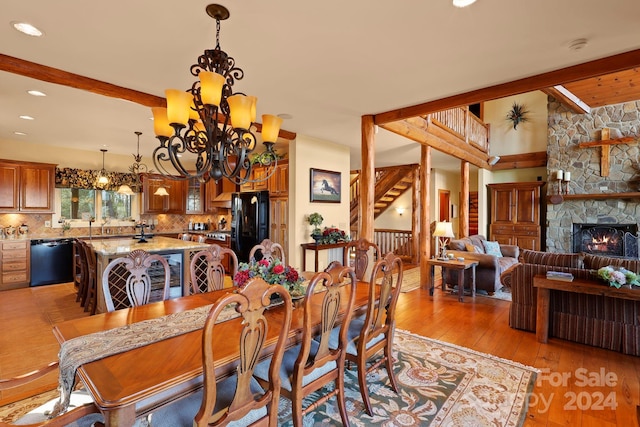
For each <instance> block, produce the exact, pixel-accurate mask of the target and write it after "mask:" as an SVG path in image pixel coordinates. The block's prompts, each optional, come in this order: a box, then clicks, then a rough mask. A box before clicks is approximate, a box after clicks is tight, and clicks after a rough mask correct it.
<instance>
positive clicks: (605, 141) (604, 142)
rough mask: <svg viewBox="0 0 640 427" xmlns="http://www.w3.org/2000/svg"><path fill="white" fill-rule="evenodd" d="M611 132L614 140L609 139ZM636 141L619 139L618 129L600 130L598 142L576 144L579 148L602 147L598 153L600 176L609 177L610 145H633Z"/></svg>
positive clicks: (626, 138)
mask: <svg viewBox="0 0 640 427" xmlns="http://www.w3.org/2000/svg"><path fill="white" fill-rule="evenodd" d="M611 131H613V133H615V135H614V136H616V138H615V139H611V133H612V132H611ZM637 142H638V141H636V140H635V138H632V137H630V136H626V137H624V138H623V137H620V131H619V130H618V129H609V128H602V131H601V135H600V141H589V142H581V143H579V144H578V147H580V148H591V147H602V151H601V152H600V176H609V168H610V166H611V163H610V162H609V153H610V151H611V146H612V145H618V144H635V143H637Z"/></svg>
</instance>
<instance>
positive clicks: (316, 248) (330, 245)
mask: <svg viewBox="0 0 640 427" xmlns="http://www.w3.org/2000/svg"><path fill="white" fill-rule="evenodd" d="M348 243H349V242H340V243H328V244H326V245H318V244H316V243H303V244H301V245H300V246H302V271H307V251H308V250H311V251H314V252H315V254H316V262H315V264H314V266H315V269H314V271H315V272H317V271H318V252H319V251H322V250H327V249H334V248H343V251H344V247H345V246H347V244H348Z"/></svg>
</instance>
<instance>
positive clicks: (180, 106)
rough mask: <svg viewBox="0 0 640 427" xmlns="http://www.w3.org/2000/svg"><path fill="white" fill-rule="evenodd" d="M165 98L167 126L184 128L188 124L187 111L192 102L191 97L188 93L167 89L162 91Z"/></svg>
mask: <svg viewBox="0 0 640 427" xmlns="http://www.w3.org/2000/svg"><path fill="white" fill-rule="evenodd" d="M164 93H165V95H166V97H167V119H169V124H180V125H184V126H186V125H187V124H188V123H189V110H190V109H191V103H192V102H193V96H192V95H191V94H190V93H189V92H185V91H183V90H179V89H167V90H165V91H164Z"/></svg>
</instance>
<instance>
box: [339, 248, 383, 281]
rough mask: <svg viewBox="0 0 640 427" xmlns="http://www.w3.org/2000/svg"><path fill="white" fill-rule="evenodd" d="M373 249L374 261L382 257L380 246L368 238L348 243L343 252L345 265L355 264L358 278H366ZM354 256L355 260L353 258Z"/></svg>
mask: <svg viewBox="0 0 640 427" xmlns="http://www.w3.org/2000/svg"><path fill="white" fill-rule="evenodd" d="M370 250H373V261H374V262H375V261H378V260H379V259H381V258H382V254H381V252H380V248H379V247H378V245H376V244H375V243H373V242H370V241H368V240H367V239H364V238H362V239H356V240H352V241H350V242H349V243H347V246H345V247H344V250H343V252H342V256H343V261H342V264H343V265H353V268H354V270H355V272H356V278H357V279H358V280H364V275H365V274H366V272H367V268H368V267H369V251H370ZM352 258H353V260H352Z"/></svg>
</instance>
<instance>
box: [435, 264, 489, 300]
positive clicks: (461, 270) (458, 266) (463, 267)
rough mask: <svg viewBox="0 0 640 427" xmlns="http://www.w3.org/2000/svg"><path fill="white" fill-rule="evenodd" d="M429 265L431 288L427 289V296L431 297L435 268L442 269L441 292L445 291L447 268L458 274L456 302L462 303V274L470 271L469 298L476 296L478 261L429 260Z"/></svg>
mask: <svg viewBox="0 0 640 427" xmlns="http://www.w3.org/2000/svg"><path fill="white" fill-rule="evenodd" d="M427 264H429V268H430V274H431V287H430V288H429V295H432V296H433V289H434V287H435V278H434V276H435V268H436V267H441V268H442V290H445V282H444V277H445V271H446V270H447V269H449V268H451V269H454V270H456V271H457V272H458V301H460V302H463V301H464V272H465V270H471V296H472V297H475V296H476V266H477V265H478V261H475V260H468V259H465V260H464V261H458V260H457V259H448V260H444V259H437V258H431V259H428V260H427Z"/></svg>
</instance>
